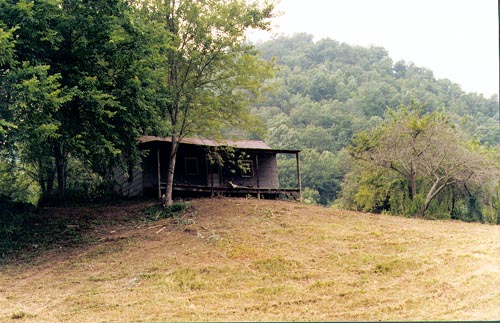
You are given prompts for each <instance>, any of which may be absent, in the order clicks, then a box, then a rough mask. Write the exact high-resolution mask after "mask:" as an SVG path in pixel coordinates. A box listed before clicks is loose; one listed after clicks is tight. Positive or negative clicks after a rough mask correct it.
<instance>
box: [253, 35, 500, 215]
mask: <svg viewBox="0 0 500 323" xmlns="http://www.w3.org/2000/svg"><path fill="white" fill-rule="evenodd" d="M258 48H259V49H260V50H261V51H262V55H263V57H264V58H266V59H272V58H274V59H275V60H276V62H277V64H278V66H279V67H280V71H279V73H278V75H277V78H276V81H275V83H276V84H278V85H279V86H280V87H279V88H278V89H277V91H276V92H275V93H274V94H273V95H271V96H269V97H268V99H267V100H266V101H265V102H263V103H262V104H260V105H259V106H258V108H255V109H254V110H253V112H254V113H255V114H258V115H260V116H261V118H262V119H263V120H265V122H266V125H267V128H268V142H269V143H270V144H271V146H273V147H277V148H291V149H292V148H293V149H302V150H303V152H302V168H303V177H304V180H303V185H304V187H305V188H306V189H307V190H308V192H311V191H312V192H318V193H319V196H320V197H319V198H317V201H319V202H321V203H322V204H329V203H334V201H335V199H336V198H337V197H338V196H339V195H342V201H337V203H339V202H342V203H341V204H342V205H343V206H346V207H353V208H357V209H361V210H370V211H384V210H385V211H389V212H392V213H394V214H406V215H409V214H418V213H419V212H420V211H421V208H422V207H423V206H424V205H425V204H426V194H424V193H420V191H419V192H417V193H412V192H411V186H409V184H408V182H406V179H405V177H404V176H402V175H401V174H400V175H397V173H396V174H393V173H391V172H387V171H381V170H380V169H378V168H377V167H372V166H370V165H367V164H363V165H358V163H353V162H350V161H349V160H348V159H347V158H345V156H346V155H347V154H346V152H345V149H346V147H348V146H351V149H350V151H351V153H353V154H356V155H358V156H359V155H360V154H361V153H364V152H366V151H371V150H373V149H375V148H376V147H378V145H380V140H382V139H383V138H382V136H383V135H384V134H387V133H388V132H389V130H388V129H391V127H395V123H394V122H395V121H394V120H397V119H398V117H397V116H398V115H399V116H400V117H401V115H400V114H401V113H403V112H402V111H400V107H401V106H402V105H403V106H408V107H413V108H414V109H416V110H418V111H415V113H416V114H415V115H413V116H412V117H410V116H408V120H407V123H408V124H407V126H408V131H409V132H408V136H410V137H411V136H412V135H413V136H415V135H416V136H417V137H418V136H419V135H417V134H418V133H419V132H422V131H424V130H427V129H428V128H429V126H430V123H432V122H435V120H434V119H433V118H437V116H440V118H442V120H447V121H446V122H445V123H444V124H442V126H443V127H446V129H449V131H450V132H453V131H457V130H463V132H465V134H464V135H463V136H464V137H465V139H464V138H462V139H461V141H463V142H467V141H468V140H469V139H472V138H473V139H474V140H477V142H478V143H479V144H480V145H489V146H497V145H498V142H499V139H500V130H499V127H498V99H497V98H496V97H491V98H485V97H484V96H482V95H480V94H475V93H465V92H463V91H462V90H461V89H460V86H459V85H457V84H454V83H452V82H451V81H449V80H436V79H435V78H434V75H433V73H432V72H431V71H430V70H428V69H425V68H421V67H417V66H415V65H414V64H413V63H407V62H404V61H399V62H396V63H393V61H392V60H391V58H390V57H389V55H388V53H387V51H386V50H385V49H383V48H380V47H369V48H363V47H357V46H350V45H348V44H341V43H339V42H337V41H334V40H331V39H323V40H319V41H316V42H314V41H313V37H312V36H311V35H307V34H297V35H294V36H291V37H279V38H277V39H274V40H271V41H268V42H265V43H262V44H259V45H258ZM387 111H393V112H389V113H387ZM438 111H439V112H438ZM417 112H418V113H417ZM406 113H408V111H406ZM431 119H432V120H431ZM390 120H392V121H390ZM391 122H392V123H391ZM453 127H455V129H454V128H453ZM371 129H375V130H371ZM393 130H394V129H392V130H391V131H393ZM450 136H451V135H450ZM451 137H454V136H451ZM444 138H445V137H443V139H444ZM404 140H405V139H404V137H395V138H394V142H393V145H395V146H397V147H398V149H396V150H395V151H396V152H400V153H403V152H404V151H407V152H408V150H407V148H406V146H407V145H406V144H405V143H404ZM460 147H463V146H461V145H460ZM414 148H416V147H414ZM460 149H462V148H460ZM463 149H465V148H463ZM457 152H458V150H457ZM326 156H331V157H329V158H326ZM325 158H326V159H325ZM493 159H494V157H493ZM320 160H321V163H319V162H318V161H320ZM381 160H383V159H381ZM389 165H390V163H389ZM280 166H281V173H280V176H281V181H282V182H283V183H286V184H289V183H292V180H293V177H294V175H293V174H294V168H293V163H292V161H291V160H289V161H287V160H284V161H280ZM379 166H380V165H379ZM401 166H402V164H401V162H400V163H399V164H397V163H396V164H394V165H393V167H395V168H398V167H399V168H400V167H401ZM399 168H398V169H399ZM490 170H491V169H490ZM401 176H402V178H403V179H401ZM341 182H342V183H343V184H342V186H341V185H340V183H341ZM430 183H431V184H425V183H423V182H422V180H420V179H419V180H416V185H417V186H419V185H420V190H423V191H424V192H427V191H428V190H430V189H431V188H432V183H433V182H432V181H431V182H430ZM426 185H427V186H426ZM439 187H440V186H438V188H439ZM468 189H469V190H472V188H470V187H468ZM464 192H465V191H464V188H463V187H462V188H460V189H458V188H457V187H455V186H453V188H452V187H445V188H443V189H442V191H441V193H440V194H438V196H435V197H433V199H432V203H430V204H429V205H427V206H426V207H427V208H428V210H427V213H428V214H430V213H433V214H447V216H448V217H449V216H450V214H451V213H453V214H455V215H454V216H456V217H458V215H456V214H458V213H459V212H458V211H457V210H458V209H459V208H458V207H452V205H453V203H455V204H454V205H455V206H457V205H459V204H460V203H459V200H460V201H461V200H462V199H463V198H465V197H464V196H465V195H464V194H465V193H464ZM474 192H476V191H474ZM490 192H491V191H490ZM308 194H309V193H308ZM450 194H451V195H450ZM477 194H478V193H477V192H476V193H474V194H473V195H474V197H475V198H477ZM450 196H452V197H453V198H451V197H450ZM484 196H485V195H483V197H482V198H484ZM490 204H491V203H490ZM493 204H494V203H493ZM460 205H462V204H460ZM463 205H465V207H463V208H462V209H467V207H466V206H467V205H469V204H467V203H465V204H463ZM471 205H472V204H471ZM443 209H446V210H447V211H446V212H443ZM451 209H453V210H454V211H450V210H451ZM489 210H491V207H490V208H489ZM460 212H462V211H460ZM462 213H464V212H462ZM490 213H491V212H490ZM461 217H462V216H461ZM463 218H465V217H463ZM476 218H477V217H476Z"/></svg>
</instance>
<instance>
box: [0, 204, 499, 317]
mask: <svg viewBox="0 0 500 323" xmlns="http://www.w3.org/2000/svg"><path fill="white" fill-rule="evenodd" d="M190 203H191V204H192V208H190V209H189V210H188V211H186V212H185V213H184V214H183V215H182V216H180V217H174V218H168V219H162V220H159V221H140V220H139V219H140V218H141V217H143V216H144V215H143V214H141V213H140V210H142V209H143V208H145V207H146V206H147V205H148V203H146V202H143V203H136V204H125V205H123V204H121V205H117V206H115V207H109V206H108V207H100V208H72V209H51V210H49V211H48V212H54V214H57V216H67V217H71V216H74V217H84V218H92V219H94V220H96V219H97V220H99V221H94V222H93V223H94V224H93V225H92V227H91V228H90V229H87V231H86V232H85V237H86V238H85V239H83V241H82V244H81V245H77V246H72V247H61V248H57V249H52V250H48V251H44V252H41V253H40V252H39V253H38V255H36V256H29V255H26V254H25V255H22V256H21V257H20V258H19V259H18V260H15V261H14V260H13V261H11V262H10V263H8V264H6V265H3V266H1V267H0V321H1V322H7V321H8V322H12V321H16V322H23V321H36V322H56V321H57V322H84V321H85V322H95V321H100V322H101V321H108V322H124V321H127V322H131V321H142V322H144V321H235V320H238V321H241V320H246V321H264V320H266V321H268V320H273V321H284V320H286V321H297V320H314V321H343V320H349V321H353V320H370V321H377V320H383V321H394V320H493V319H498V318H500V288H499V287H498V286H500V226H492V225H483V224H476V223H464V222H456V221H429V220H421V219H407V218H402V217H394V216H385V215H373V214H363V213H356V212H349V211H341V210H332V209H327V208H322V207H315V206H306V205H303V204H299V203H291V202H283V201H263V200H256V199H200V200H194V201H192V202H190Z"/></svg>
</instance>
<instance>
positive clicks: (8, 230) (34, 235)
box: [0, 196, 189, 265]
mask: <svg viewBox="0 0 500 323" xmlns="http://www.w3.org/2000/svg"><path fill="white" fill-rule="evenodd" d="M108 206H110V205H108ZM91 207H97V208H98V207H102V205H97V206H91ZM188 207H189V204H186V203H176V204H174V205H172V206H171V207H169V208H163V207H162V206H160V205H151V206H148V207H146V208H144V209H142V210H140V212H139V214H137V216H136V217H134V218H123V217H121V219H120V220H118V221H115V219H112V218H109V217H102V218H96V216H95V215H94V216H86V215H85V212H81V213H82V214H81V215H80V216H76V217H75V216H67V215H65V212H62V214H59V213H57V211H54V210H51V209H50V208H49V209H47V208H36V207H34V206H33V205H31V204H26V203H20V202H12V201H11V200H9V199H7V198H3V197H1V196H0V265H6V264H9V263H11V262H13V261H14V260H15V259H19V257H20V256H22V258H23V259H24V258H27V259H29V258H31V257H35V256H37V255H40V254H41V253H42V252H44V251H47V250H50V249H57V248H72V247H77V246H83V245H86V244H90V243H93V242H95V238H94V237H93V236H92V234H89V232H91V231H92V230H93V229H94V228H96V227H98V226H100V225H109V224H116V223H117V222H130V223H137V222H151V221H158V220H161V219H164V218H168V217H173V216H175V215H177V214H179V213H182V212H184V211H185V210H186V209H187V208H188ZM69 209H76V210H77V211H78V208H67V209H65V210H69ZM76 213H80V212H76Z"/></svg>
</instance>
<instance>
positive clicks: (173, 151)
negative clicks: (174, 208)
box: [164, 132, 179, 206]
mask: <svg viewBox="0 0 500 323" xmlns="http://www.w3.org/2000/svg"><path fill="white" fill-rule="evenodd" d="M178 147H179V139H178V138H177V134H175V132H174V133H173V134H172V145H171V148H170V156H169V165H168V173H167V185H166V188H165V197H164V205H165V206H170V205H172V204H174V200H173V191H174V171H175V163H176V160H177V148H178Z"/></svg>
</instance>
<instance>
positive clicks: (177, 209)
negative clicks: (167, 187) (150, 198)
mask: <svg viewBox="0 0 500 323" xmlns="http://www.w3.org/2000/svg"><path fill="white" fill-rule="evenodd" d="M190 206H191V205H190V204H189V203H184V202H177V203H174V204H172V205H170V206H167V207H163V206H162V205H160V204H154V205H151V206H148V207H146V208H144V209H143V210H142V212H143V213H144V214H145V215H146V219H147V220H150V221H158V220H161V219H165V218H172V217H174V216H176V215H178V214H179V213H182V212H184V211H185V210H187V209H188V208H189V207H190Z"/></svg>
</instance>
